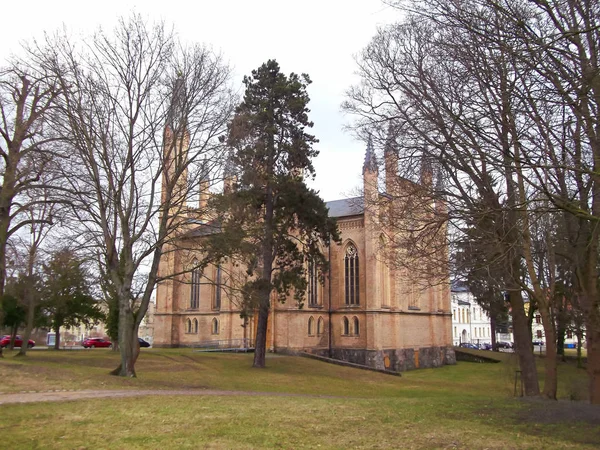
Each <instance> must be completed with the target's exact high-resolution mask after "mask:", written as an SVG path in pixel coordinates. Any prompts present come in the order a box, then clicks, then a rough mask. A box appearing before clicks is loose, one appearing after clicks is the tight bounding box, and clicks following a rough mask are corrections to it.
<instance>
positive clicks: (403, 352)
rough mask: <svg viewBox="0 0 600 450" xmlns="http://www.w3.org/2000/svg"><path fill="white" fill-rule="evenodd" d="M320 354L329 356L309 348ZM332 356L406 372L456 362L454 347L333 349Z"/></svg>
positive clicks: (365, 364) (326, 353) (369, 365)
mask: <svg viewBox="0 0 600 450" xmlns="http://www.w3.org/2000/svg"><path fill="white" fill-rule="evenodd" d="M307 351H308V352H310V353H313V354H316V355H319V356H329V354H328V353H329V352H328V350H313V351H310V350H307ZM331 356H332V358H334V359H339V360H342V361H348V362H351V363H354V364H361V365H364V366H368V367H373V368H375V369H379V370H393V371H396V372H405V371H407V370H414V369H424V368H432V367H441V366H444V365H453V364H456V355H455V353H454V349H453V348H452V347H423V348H419V349H417V350H415V349H412V348H404V349H388V350H364V349H347V348H334V349H332V355H331Z"/></svg>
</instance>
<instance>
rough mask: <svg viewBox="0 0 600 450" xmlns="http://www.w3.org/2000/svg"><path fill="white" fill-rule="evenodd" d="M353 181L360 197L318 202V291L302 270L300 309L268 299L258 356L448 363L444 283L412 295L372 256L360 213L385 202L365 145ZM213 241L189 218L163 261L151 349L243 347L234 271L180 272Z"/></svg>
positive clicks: (375, 235) (246, 334)
mask: <svg viewBox="0 0 600 450" xmlns="http://www.w3.org/2000/svg"><path fill="white" fill-rule="evenodd" d="M396 164H397V162H396ZM386 166H387V167H390V165H389V164H387V161H386ZM396 167H397V166H396ZM387 172H388V173H387V174H386V177H387V180H391V179H392V177H397V174H396V173H392V170H391V169H388V170H387ZM363 175H364V194H363V196H361V197H356V198H350V199H343V200H337V201H333V202H329V203H327V206H328V208H329V214H330V216H331V217H335V218H336V219H337V223H338V226H339V229H340V234H341V238H342V242H341V243H340V244H336V243H331V245H330V246H326V245H324V246H323V249H324V253H325V254H326V255H327V258H328V260H329V262H330V270H329V273H327V274H326V276H325V279H324V283H321V282H319V279H318V277H317V274H316V273H315V271H314V270H313V269H312V268H311V267H307V273H308V277H309V283H308V284H309V287H308V290H307V292H306V296H305V301H304V302H303V305H299V304H297V303H296V302H295V301H294V300H293V299H291V298H290V299H288V300H287V301H286V302H285V303H281V302H279V301H278V300H277V299H276V298H275V297H273V298H272V301H271V310H270V314H269V320H268V330H267V347H268V349H269V350H271V351H274V352H284V353H297V352H309V353H313V354H318V355H321V356H329V357H333V358H336V359H340V360H344V361H348V362H353V363H357V364H363V365H367V366H370V367H374V368H379V369H388V370H395V371H403V370H409V369H415V368H419V367H437V366H441V365H443V364H453V363H455V356H454V351H453V349H452V334H451V320H452V315H451V309H450V289H449V283H437V284H435V285H432V286H429V287H426V288H419V289H417V288H416V287H415V283H414V282H413V280H411V278H410V274H409V273H408V271H406V270H400V269H395V268H394V267H393V266H392V265H391V264H387V263H386V262H385V258H384V257H382V255H383V251H382V250H384V249H385V246H386V237H385V236H386V233H385V232H384V231H385V230H384V229H383V228H382V227H383V226H382V225H381V223H382V221H381V220H380V217H379V215H380V211H379V210H378V208H370V207H365V205H366V204H367V203H369V204H371V203H372V202H371V200H373V199H376V200H378V199H379V198H380V197H381V198H383V197H382V196H385V194H381V193H380V192H379V190H378V181H377V180H378V177H379V171H378V166H377V163H376V159H375V153H374V150H373V147H372V145H371V143H369V145H368V147H367V152H366V157H365V164H364V167H363ZM405 183H410V182H408V181H405ZM388 184H389V183H388ZM401 184H402V183H399V185H401ZM202 201H203V200H202V199H201V202H202ZM204 201H205V200H204ZM438 206H440V205H438ZM192 214H193V213H192ZM213 232H217V231H215V227H214V224H212V223H211V221H210V218H208V217H207V218H202V217H194V218H193V220H191V221H190V226H189V230H187V231H186V232H185V233H182V235H181V237H180V242H179V244H177V243H174V244H173V245H171V247H170V248H168V249H167V251H166V252H165V254H164V256H163V259H162V260H161V264H160V268H159V276H160V277H163V278H164V281H163V282H161V283H160V284H159V285H158V289H157V296H156V312H155V315H154V342H153V344H154V346H155V347H194V346H200V347H204V346H211V345H213V344H214V345H215V346H221V347H223V346H226V347H244V346H251V344H252V342H253V339H254V336H255V333H256V316H257V314H255V315H252V314H250V315H248V314H244V311H242V309H241V308H240V303H241V302H240V300H239V293H238V291H237V290H236V285H239V282H240V281H243V280H244V277H245V270H244V268H243V267H241V265H240V264H238V263H237V262H236V261H232V260H228V261H224V262H223V263H222V264H221V265H219V266H209V267H206V268H205V269H204V270H203V271H200V270H199V269H193V270H190V271H186V267H194V262H196V261H197V260H199V259H200V257H201V253H200V252H201V248H202V245H201V244H202V239H203V237H204V236H206V235H207V234H208V233H213ZM444 233H445V230H444ZM444 238H445V236H444ZM179 249H181V250H179ZM169 274H180V275H177V276H174V277H169ZM241 315H243V316H244V317H241Z"/></svg>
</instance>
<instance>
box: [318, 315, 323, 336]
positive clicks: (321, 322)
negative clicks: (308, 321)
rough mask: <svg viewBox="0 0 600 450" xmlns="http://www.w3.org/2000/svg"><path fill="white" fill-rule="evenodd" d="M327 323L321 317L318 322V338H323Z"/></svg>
mask: <svg viewBox="0 0 600 450" xmlns="http://www.w3.org/2000/svg"><path fill="white" fill-rule="evenodd" d="M324 325H325V323H324V321H323V318H322V317H319V320H318V321H317V336H321V335H322V334H323V329H324V328H325V326H324Z"/></svg>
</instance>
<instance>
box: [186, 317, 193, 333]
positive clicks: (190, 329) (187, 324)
mask: <svg viewBox="0 0 600 450" xmlns="http://www.w3.org/2000/svg"><path fill="white" fill-rule="evenodd" d="M185 331H186V333H191V332H192V321H191V320H190V319H188V320H187V321H186V322H185Z"/></svg>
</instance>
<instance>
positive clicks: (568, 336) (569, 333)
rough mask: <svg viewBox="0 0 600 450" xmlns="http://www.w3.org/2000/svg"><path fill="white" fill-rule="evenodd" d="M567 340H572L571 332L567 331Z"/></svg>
mask: <svg viewBox="0 0 600 450" xmlns="http://www.w3.org/2000/svg"><path fill="white" fill-rule="evenodd" d="M567 339H573V332H572V331H571V330H567Z"/></svg>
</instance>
